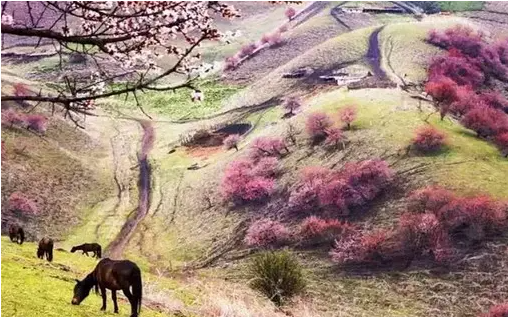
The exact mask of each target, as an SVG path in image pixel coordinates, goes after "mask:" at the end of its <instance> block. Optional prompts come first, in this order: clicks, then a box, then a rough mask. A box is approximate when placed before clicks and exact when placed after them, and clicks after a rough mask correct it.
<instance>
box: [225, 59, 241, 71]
mask: <svg viewBox="0 0 508 317" xmlns="http://www.w3.org/2000/svg"><path fill="white" fill-rule="evenodd" d="M239 63H240V59H239V58H238V57H237V56H231V57H228V58H226V61H225V62H224V70H225V71H229V70H234V69H236V67H238V65H239Z"/></svg>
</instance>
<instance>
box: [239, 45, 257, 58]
mask: <svg viewBox="0 0 508 317" xmlns="http://www.w3.org/2000/svg"><path fill="white" fill-rule="evenodd" d="M257 48H258V47H257V45H256V44H255V43H251V44H247V45H244V46H242V48H241V49H240V53H239V55H240V56H241V57H245V56H249V55H251V54H252V53H254V51H255V50H256V49H257Z"/></svg>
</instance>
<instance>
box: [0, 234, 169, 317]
mask: <svg viewBox="0 0 508 317" xmlns="http://www.w3.org/2000/svg"><path fill="white" fill-rule="evenodd" d="M35 251H36V245H35V244H34V243H24V244H23V245H22V246H19V245H17V244H14V243H11V242H10V241H9V240H8V239H7V238H5V237H2V316H6V317H7V316H23V317H37V316H41V314H43V315H44V316H48V317H51V316H54V317H60V316H68V317H78V316H82V317H84V316H87V317H93V316H128V315H129V313H130V305H129V304H128V303H127V302H126V301H124V300H119V303H118V304H119V308H120V314H119V315H116V314H113V309H112V308H113V307H112V306H113V305H112V301H111V298H110V295H108V296H109V297H108V303H107V304H108V308H107V311H106V312H102V311H100V310H99V309H100V307H101V299H100V296H96V295H95V294H93V293H92V294H90V296H89V297H88V298H87V299H86V300H85V301H83V302H82V303H81V305H79V306H73V305H71V299H72V294H73V288H74V284H75V282H74V279H76V278H77V279H82V278H83V277H85V276H86V274H88V273H89V272H91V271H92V270H93V268H94V267H95V265H96V261H95V260H93V259H92V258H87V257H85V256H82V255H80V254H77V253H76V254H71V253H67V252H62V251H55V253H54V260H53V262H52V263H49V262H47V261H45V260H39V259H37V258H36V256H35ZM141 314H142V316H146V317H155V316H167V315H164V314H162V313H159V312H156V311H153V310H151V309H148V308H147V307H143V308H142V311H141Z"/></svg>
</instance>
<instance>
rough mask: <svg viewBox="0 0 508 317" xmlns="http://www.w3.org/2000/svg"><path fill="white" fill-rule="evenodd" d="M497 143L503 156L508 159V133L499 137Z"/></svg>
mask: <svg viewBox="0 0 508 317" xmlns="http://www.w3.org/2000/svg"><path fill="white" fill-rule="evenodd" d="M495 141H496V145H497V146H498V147H499V149H500V150H501V153H503V156H506V157H508V132H504V133H501V134H499V135H497V136H496V139H495Z"/></svg>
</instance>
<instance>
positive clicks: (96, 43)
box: [1, 1, 238, 126]
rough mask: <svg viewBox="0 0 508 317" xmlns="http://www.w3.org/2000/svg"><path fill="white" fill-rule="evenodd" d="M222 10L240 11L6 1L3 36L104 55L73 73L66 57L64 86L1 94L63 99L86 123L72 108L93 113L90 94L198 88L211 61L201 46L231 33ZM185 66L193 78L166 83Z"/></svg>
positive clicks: (196, 5) (187, 5)
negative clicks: (205, 60) (221, 25)
mask: <svg viewBox="0 0 508 317" xmlns="http://www.w3.org/2000/svg"><path fill="white" fill-rule="evenodd" d="M21 12H23V14H20V13H21ZM218 16H220V17H222V18H232V17H236V16H238V13H237V12H236V10H235V9H234V8H233V7H232V6H229V5H227V4H222V3H219V2H216V1H210V2H196V1H194V2H192V1H191V2H156V1H146V2H141V1H121V2H115V1H100V2H89V1H71V2H54V1H39V2H36V3H28V2H18V3H14V2H4V3H2V29H1V30H2V35H3V36H4V39H5V41H8V42H9V43H16V42H19V41H23V40H24V39H25V38H35V39H40V41H37V40H35V41H33V47H34V50H35V49H37V48H38V47H39V43H41V42H42V43H49V44H51V43H52V44H53V45H55V46H56V47H57V50H56V51H57V52H61V54H63V53H65V52H69V51H71V52H72V53H77V54H82V55H84V56H86V57H87V58H89V59H91V60H97V61H100V62H98V63H90V64H89V65H88V69H87V70H86V71H85V72H83V73H82V74H73V75H72V76H71V75H69V73H68V72H66V71H65V69H64V67H65V63H62V66H61V69H59V71H61V73H62V76H61V78H62V82H61V84H62V85H59V86H58V87H61V88H59V89H58V90H57V91H56V92H55V93H54V94H52V93H51V94H46V93H45V94H42V93H32V94H28V95H26V94H23V95H16V94H12V95H5V96H2V100H3V101H8V100H15V101H21V100H22V101H28V102H32V101H33V102H46V103H53V104H59V105H61V106H63V107H64V108H65V109H67V110H68V111H69V113H68V116H67V117H70V118H71V119H72V120H73V121H74V122H75V123H76V124H78V125H80V126H81V125H82V124H81V122H80V121H78V117H77V116H76V115H75V114H74V115H72V116H71V113H76V112H78V113H81V114H90V113H89V108H88V106H87V103H86V102H87V101H89V100H97V99H102V98H108V97H111V96H115V95H126V94H131V95H134V96H136V94H137V93H139V91H141V90H143V91H169V90H175V89H179V88H190V89H193V88H194V87H192V86H193V83H194V81H195V79H196V78H197V77H199V73H200V70H201V69H203V68H206V65H203V64H199V63H198V59H199V57H200V55H199V54H198V53H197V52H196V48H197V47H199V46H200V45H201V44H202V43H203V42H205V41H210V40H221V41H222V40H226V37H227V35H226V34H221V33H220V32H219V31H218V30H217V28H216V27H215V26H214V21H213V19H214V17H218ZM175 39H179V40H178V41H176V40H175ZM161 56H171V57H172V58H171V60H173V61H174V62H172V63H164V64H162V63H159V58H160V57H161ZM168 60H169V59H168ZM105 65H108V66H110V67H105ZM111 66H114V67H111ZM182 73H184V74H188V78H189V79H188V80H186V81H184V82H182V83H174V84H164V81H163V80H164V79H165V78H168V76H171V75H174V74H182ZM80 75H81V76H80ZM119 78H121V79H122V84H120V85H117V86H115V87H113V86H111V87H106V85H105V83H107V82H112V81H115V80H118V79H119ZM170 78H171V77H170ZM135 99H138V98H135ZM138 106H140V107H142V106H143V105H142V104H139V103H138Z"/></svg>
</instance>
